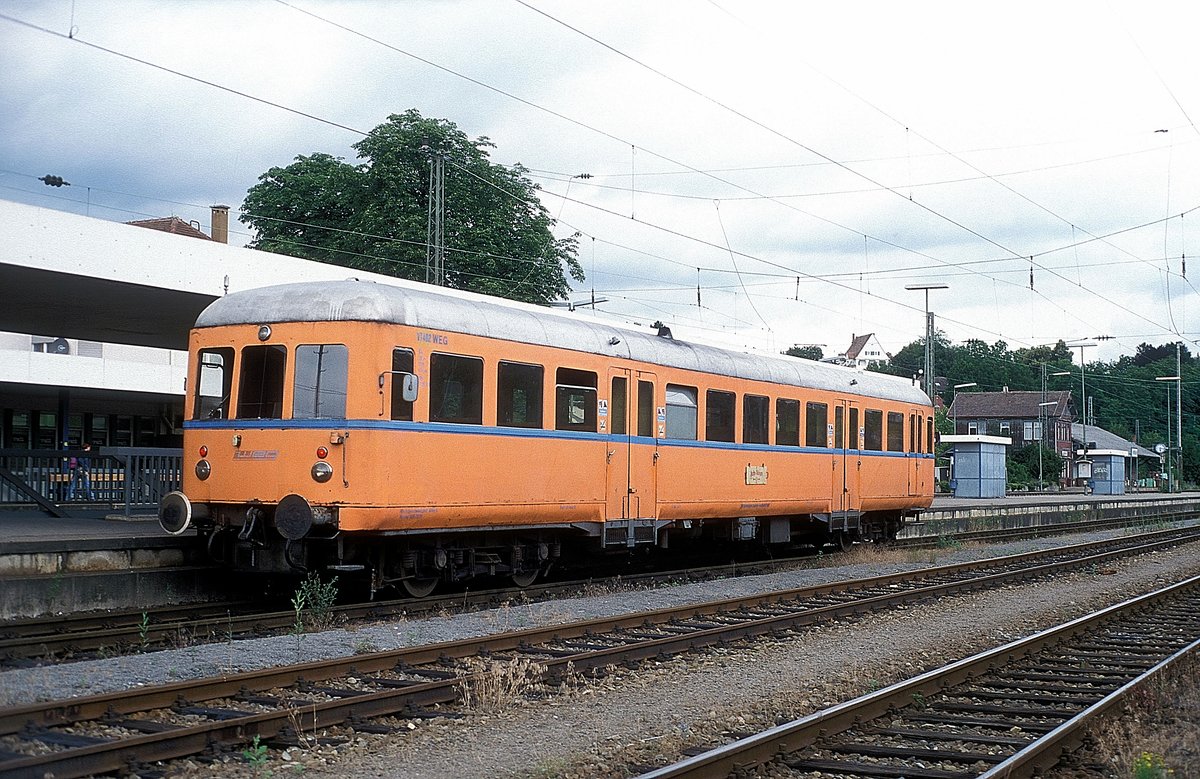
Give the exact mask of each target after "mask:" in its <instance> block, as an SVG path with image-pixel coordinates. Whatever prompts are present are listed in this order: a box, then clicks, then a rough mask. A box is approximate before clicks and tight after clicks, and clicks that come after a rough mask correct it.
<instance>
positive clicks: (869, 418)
mask: <svg viewBox="0 0 1200 779" xmlns="http://www.w3.org/2000/svg"><path fill="white" fill-rule="evenodd" d="M863 428H864V430H863V448H864V449H866V450H867V451H869V452H882V451H883V412H882V411H879V410H877V409H873V408H868V409H866V411H865V413H864V414H863Z"/></svg>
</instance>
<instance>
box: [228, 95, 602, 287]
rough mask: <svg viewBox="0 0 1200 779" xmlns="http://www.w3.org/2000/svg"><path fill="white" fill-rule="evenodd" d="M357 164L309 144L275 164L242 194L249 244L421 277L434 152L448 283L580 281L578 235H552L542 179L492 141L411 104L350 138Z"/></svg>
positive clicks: (535, 284)
mask: <svg viewBox="0 0 1200 779" xmlns="http://www.w3.org/2000/svg"><path fill="white" fill-rule="evenodd" d="M353 148H354V150H355V151H356V152H357V154H358V158H359V160H361V162H359V163H358V164H351V163H349V162H346V161H344V160H343V159H342V158H340V157H334V156H332V155H329V154H323V153H314V154H312V155H309V156H303V155H301V156H298V157H296V158H295V161H294V162H292V164H290V165H288V166H287V167H282V168H281V167H273V168H271V169H270V170H268V171H267V172H266V173H264V174H262V175H261V176H260V177H259V179H258V183H257V184H255V185H254V186H252V187H251V188H250V189H249V191H248V192H247V193H246V199H245V202H244V203H243V205H242V215H241V216H240V217H239V219H240V220H241V221H242V222H244V223H246V224H247V225H249V226H251V227H252V228H253V229H254V231H255V238H254V240H253V241H251V243H250V246H251V247H252V248H256V249H263V250H265V251H271V252H277V253H281V254H289V255H292V256H294V257H303V258H305V259H310V260H316V261H319V262H328V263H333V264H336V265H343V266H346V267H349V268H358V269H362V270H367V271H372V272H375V273H382V274H387V275H391V276H398V277H400V278H405V279H413V280H417V281H424V280H425V277H426V272H425V256H426V236H427V233H428V230H427V227H428V218H429V199H430V198H429V188H430V187H429V184H430V161H431V159H432V157H433V156H434V155H437V156H440V157H441V158H442V159H443V160H444V163H443V169H444V172H445V175H444V181H445V185H444V218H443V232H444V236H445V240H444V254H445V260H444V273H445V280H446V285H447V286H449V287H454V288H456V289H467V290H472V291H474V292H482V293H484V294H489V295H500V296H503V297H508V298H513V299H516V300H523V301H527V302H531V303H542V304H545V303H548V302H550V301H552V300H557V299H561V298H563V297H565V296H566V295H567V294H568V293H569V292H570V284H569V281H568V277H569V278H571V279H575V280H577V281H582V280H583V269H582V267H581V266H580V264H579V261H578V259H577V257H576V254H577V250H578V239H577V238H576V237H574V236H572V237H568V238H555V237H554V235H553V233H552V228H553V227H554V224H555V222H554V219H553V218H551V216H550V214H549V212H547V210H546V209H545V207H544V206H543V205H542V204H541V202H540V201H539V200H538V198H537V194H536V193H537V189H538V187H537V185H536V184H534V183H533V182H531V181H530V180H529V179H528V178H527V177H526V176H525V175H524V174H525V169H524V168H522V167H521V166H519V165H517V166H514V167H512V168H507V167H504V166H502V165H496V164H494V163H492V162H490V161H489V159H488V149H490V148H494V144H493V143H492V142H491V141H490V140H488V139H487V138H483V137H481V138H477V139H475V140H471V139H470V138H468V137H467V136H466V134H465V133H463V132H462V131H461V130H459V129H458V128H457V127H456V126H455V125H454V123H453V122H449V121H446V120H444V119H427V118H425V117H422V116H421V115H420V113H418V112H417V111H416V110H415V109H410V110H408V111H406V112H404V113H403V114H393V115H391V116H389V117H388V120H387V121H386V122H384V123H383V124H381V125H379V126H378V127H376V128H375V129H373V130H372V131H371V132H370V133H369V134H368V135H367V137H365V138H363V139H362V140H361V141H359V142H358V143H356V144H354V147H353Z"/></svg>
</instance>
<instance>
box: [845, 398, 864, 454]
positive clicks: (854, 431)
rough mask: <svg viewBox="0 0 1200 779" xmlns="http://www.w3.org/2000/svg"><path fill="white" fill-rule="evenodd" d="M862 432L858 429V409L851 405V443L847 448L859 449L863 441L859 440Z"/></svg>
mask: <svg viewBox="0 0 1200 779" xmlns="http://www.w3.org/2000/svg"><path fill="white" fill-rule="evenodd" d="M861 433H862V431H861V430H859V429H858V409H857V408H855V407H854V406H851V407H850V442H849V445H848V446H847V447H846V448H847V449H858V448H859V447H860V446H862V443H861V442H860V441H859V436H860V434H861Z"/></svg>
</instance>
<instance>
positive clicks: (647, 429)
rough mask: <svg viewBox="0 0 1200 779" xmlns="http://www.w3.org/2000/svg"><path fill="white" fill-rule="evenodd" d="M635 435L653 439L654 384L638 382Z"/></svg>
mask: <svg viewBox="0 0 1200 779" xmlns="http://www.w3.org/2000/svg"><path fill="white" fill-rule="evenodd" d="M637 402H638V409H637V412H638V416H637V434H638V435H640V436H646V437H648V438H654V382H652V381H639V382H638V398H637Z"/></svg>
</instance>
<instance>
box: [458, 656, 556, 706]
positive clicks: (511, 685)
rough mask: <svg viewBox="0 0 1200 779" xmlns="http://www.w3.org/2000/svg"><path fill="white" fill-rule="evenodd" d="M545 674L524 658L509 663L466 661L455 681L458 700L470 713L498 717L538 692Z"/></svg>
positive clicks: (534, 663)
mask: <svg viewBox="0 0 1200 779" xmlns="http://www.w3.org/2000/svg"><path fill="white" fill-rule="evenodd" d="M545 674H546V667H545V666H544V665H541V664H539V663H536V662H534V661H533V660H530V659H528V658H525V657H514V658H512V659H511V660H508V661H503V660H489V659H485V658H480V657H468V658H466V659H465V660H464V661H463V676H462V677H461V678H460V679H459V681H458V692H459V697H460V698H461V699H462V702H463V705H464V706H465V707H466V708H467V709H469V710H471V711H477V712H487V713H499V712H502V711H506V710H508V709H509V708H511V707H513V706H514V705H515V704H516V703H517V702H518V701H520V700H522V699H523V698H524V697H525V696H527V695H529V694H530V693H533V692H537V691H540V690H541V689H542V679H543V677H544V676H545Z"/></svg>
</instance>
